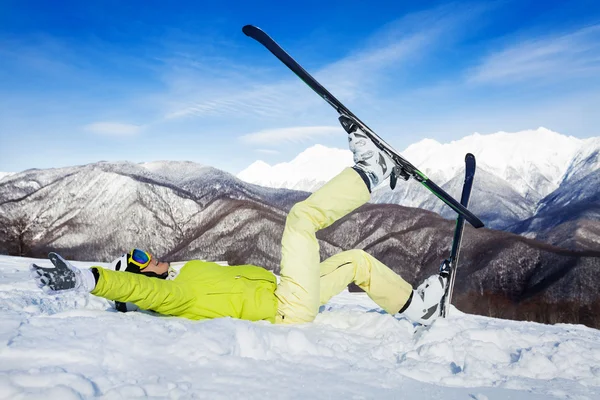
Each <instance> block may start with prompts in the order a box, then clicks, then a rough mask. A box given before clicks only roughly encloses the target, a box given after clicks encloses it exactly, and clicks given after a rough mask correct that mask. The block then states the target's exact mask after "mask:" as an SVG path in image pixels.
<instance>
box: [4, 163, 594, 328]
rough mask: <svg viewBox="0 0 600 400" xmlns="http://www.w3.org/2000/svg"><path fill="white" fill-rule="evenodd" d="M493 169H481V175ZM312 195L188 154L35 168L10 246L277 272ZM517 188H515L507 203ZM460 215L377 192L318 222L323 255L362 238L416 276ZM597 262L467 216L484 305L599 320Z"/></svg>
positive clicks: (20, 191)
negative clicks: (187, 158)
mask: <svg viewBox="0 0 600 400" xmlns="http://www.w3.org/2000/svg"><path fill="white" fill-rule="evenodd" d="M488 174H491V173H488ZM486 176H487V175H486V173H485V172H481V175H480V177H481V180H482V182H485V181H487V180H488V179H487V178H485V177H486ZM589 176H590V174H587V175H585V178H582V179H586V178H587V177H589ZM484 178H485V179H484ZM498 179H499V178H498ZM490 180H491V178H490ZM450 184H452V181H450ZM491 184H492V186H493V187H496V186H495V184H494V182H493V181H491ZM479 190H487V189H485V187H484V186H483V185H480V186H479ZM515 192H516V191H515ZM308 195H309V193H308V192H301V191H293V190H288V189H271V188H265V187H261V186H257V185H253V184H249V183H246V182H243V181H242V180H240V179H237V178H236V177H234V176H232V175H230V174H228V173H225V172H223V171H220V170H217V169H214V168H211V167H207V166H202V165H198V164H194V163H186V162H154V163H146V164H132V163H127V162H120V163H105V162H102V163H96V164H90V165H85V166H80V167H69V168H60V169H49V170H28V171H24V172H20V173H17V174H13V175H11V176H10V177H7V178H5V179H3V180H2V182H1V183H0V253H2V254H13V255H24V256H33V257H44V256H45V254H46V253H47V252H48V251H50V250H53V251H58V252H59V253H61V254H63V255H64V256H66V257H67V258H70V259H76V260H97V261H110V260H112V259H113V258H115V257H116V256H118V255H120V254H121V253H122V252H123V251H126V250H129V249H131V248H133V247H141V248H144V249H148V250H149V251H151V252H152V253H153V254H155V255H156V256H158V257H159V258H161V259H164V260H189V259H193V258H200V259H209V260H223V261H227V262H228V263H229V264H231V265H235V264H247V263H249V264H255V265H260V266H264V267H266V268H268V269H271V270H273V271H275V272H278V271H279V263H280V256H281V255H280V240H281V235H282V232H283V227H284V223H285V218H286V215H287V212H288V211H289V209H290V208H291V206H292V205H293V204H294V203H296V202H297V201H300V200H302V199H304V198H306V197H307V196H308ZM512 196H515V194H514V193H506V202H507V204H508V203H510V200H511V198H512ZM584 197H585V196H584ZM586 198H587V197H586ZM556 201H557V202H560V201H561V200H560V199H556ZM548 207H550V208H552V207H551V206H550V205H549V206H548ZM453 226H454V223H453V221H450V220H448V219H444V218H442V217H441V216H439V215H438V214H436V213H434V212H431V211H427V210H423V209H417V208H408V207H404V206H399V205H391V204H372V203H371V204H367V205H365V206H363V207H360V208H359V209H358V210H356V211H355V212H353V213H352V214H350V215H349V216H347V217H345V218H343V219H342V220H340V221H338V222H336V223H335V224H334V225H332V226H331V227H329V228H327V229H325V230H323V231H321V232H319V235H318V237H319V239H320V241H319V242H320V246H321V257H322V259H325V258H326V257H329V256H331V255H333V254H335V253H337V252H339V251H342V250H348V249H352V248H360V249H364V250H365V251H368V252H369V253H371V254H373V255H374V256H375V257H377V258H379V259H380V260H382V261H383V262H384V263H386V264H387V265H389V266H390V267H391V268H392V269H394V270H395V271H396V272H398V273H400V274H401V275H402V276H403V277H404V278H405V279H406V280H408V281H409V282H410V283H412V284H418V283H420V282H421V281H422V280H423V278H425V277H426V276H428V275H430V274H432V273H435V272H436V271H437V269H438V266H439V263H440V262H441V260H442V259H443V258H444V257H446V256H447V254H448V251H449V247H450V242H451V237H452V231H453ZM599 268H600V252H595V251H572V250H566V249H562V248H558V247H554V246H550V245H548V244H545V243H542V242H539V241H535V240H532V239H528V238H524V237H522V236H519V235H515V234H512V233H507V232H501V231H494V230H490V229H479V230H475V229H473V228H471V227H470V226H468V227H467V228H466V231H465V238H464V249H463V253H462V256H461V266H460V270H459V275H458V278H457V286H456V292H455V293H456V294H455V298H456V302H455V304H456V305H457V307H458V308H459V309H462V310H465V311H468V312H475V313H481V314H485V315H493V316H501V317H506V318H516V319H532V320H537V321H542V322H581V323H587V324H589V325H591V326H595V325H594V324H595V323H594V322H590V321H595V320H593V319H586V318H588V317H587V316H589V315H593V316H595V315H597V311H594V310H597V306H598V305H600V294H599V293H598V291H597V287H598V285H600V275H599V274H598V273H597V271H598V270H599ZM590 313H591V314H590Z"/></svg>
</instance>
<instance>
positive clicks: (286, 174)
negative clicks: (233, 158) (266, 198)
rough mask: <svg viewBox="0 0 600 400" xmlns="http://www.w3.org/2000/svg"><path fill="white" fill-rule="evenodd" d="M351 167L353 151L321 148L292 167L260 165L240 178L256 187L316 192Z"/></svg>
mask: <svg viewBox="0 0 600 400" xmlns="http://www.w3.org/2000/svg"><path fill="white" fill-rule="evenodd" d="M351 165H353V163H352V153H351V152H350V151H349V150H342V149H332V148H328V147H325V146H322V145H319V144H317V145H315V146H312V147H310V148H308V149H307V150H305V151H304V152H302V153H300V154H299V155H298V156H297V157H296V158H294V159H293V160H292V161H290V162H288V163H281V164H276V165H273V166H270V165H269V164H267V163H265V162H263V161H256V162H254V163H253V164H251V165H250V166H249V167H248V168H246V169H245V170H243V171H242V172H240V173H239V174H238V175H237V177H238V178H239V179H241V180H243V181H246V182H249V183H254V184H256V185H261V186H266V187H272V188H286V189H294V190H303V191H307V192H312V191H315V190H316V189H318V188H319V187H321V186H322V185H323V183H325V182H327V181H328V180H329V179H331V178H333V177H334V176H335V175H336V174H338V173H339V172H340V171H341V170H342V169H343V168H344V167H347V166H351Z"/></svg>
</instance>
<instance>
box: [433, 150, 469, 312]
mask: <svg viewBox="0 0 600 400" xmlns="http://www.w3.org/2000/svg"><path fill="white" fill-rule="evenodd" d="M475 167H476V165H475V156H474V155H473V154H471V153H468V154H467V155H466V156H465V182H464V183H463V188H462V194H461V196H460V204H462V205H463V206H464V207H465V208H466V207H468V206H469V199H470V197H471V188H472V187H473V178H474V177H475ZM464 227H465V219H464V218H463V216H462V215H459V216H458V217H457V218H456V227H455V228H454V238H453V239H452V249H451V250H450V257H449V258H448V259H446V260H444V261H443V262H442V265H441V266H440V271H443V270H446V269H447V270H448V271H449V276H448V285H447V286H446V291H445V292H444V296H443V297H442V301H441V303H440V316H441V317H443V318H446V314H447V313H448V306H449V305H450V303H451V302H452V292H453V290H454V280H455V279H456V269H457V268H458V256H459V254H460V244H461V242H462V236H463V231H464Z"/></svg>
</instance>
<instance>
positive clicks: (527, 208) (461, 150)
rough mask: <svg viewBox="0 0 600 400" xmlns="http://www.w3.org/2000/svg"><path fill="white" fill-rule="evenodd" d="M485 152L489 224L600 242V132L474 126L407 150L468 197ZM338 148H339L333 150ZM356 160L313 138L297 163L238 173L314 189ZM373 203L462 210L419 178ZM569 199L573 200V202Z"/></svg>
mask: <svg viewBox="0 0 600 400" xmlns="http://www.w3.org/2000/svg"><path fill="white" fill-rule="evenodd" d="M467 152H470V153H473V154H475V156H476V158H477V165H478V168H477V173H476V177H475V184H474V187H473V196H472V200H471V205H470V208H471V209H472V210H473V211H474V212H475V213H476V214H477V215H479V216H480V217H481V218H482V220H483V221H484V222H485V223H486V226H487V227H490V228H494V229H502V230H506V231H509V232H515V233H520V234H523V235H525V236H527V237H537V238H540V239H542V240H548V241H550V242H551V243H553V244H558V245H561V246H564V247H567V248H573V249H574V248H592V249H593V248H596V249H600V236H598V235H597V234H596V232H598V231H600V228H598V229H596V228H595V227H594V226H595V225H596V224H597V223H598V220H599V218H597V213H596V212H595V210H596V209H597V207H599V206H600V203H598V200H597V193H598V189H597V187H598V186H597V185H596V184H594V182H595V178H594V176H595V174H597V173H598V171H599V167H600V155H599V154H600V138H592V139H578V138H574V137H570V136H564V135H561V134H559V133H556V132H553V131H550V130H548V129H545V128H538V129H536V130H528V131H522V132H516V133H506V132H499V133H495V134H491V135H480V134H474V135H471V136H467V137H465V138H463V139H461V140H458V141H454V142H451V143H448V144H441V143H438V142H437V141H435V140H431V139H425V140H422V141H420V142H418V143H416V144H413V145H411V146H409V147H408V148H406V149H405V150H404V151H403V152H402V154H403V155H404V156H405V158H406V159H408V160H409V161H410V162H411V163H413V164H414V165H416V166H417V167H419V168H420V169H421V170H422V171H423V172H424V173H425V174H426V175H427V176H428V177H429V178H431V179H432V180H433V181H434V182H436V183H437V184H438V185H440V186H441V187H442V188H444V189H445V190H446V191H447V192H448V193H450V194H452V195H454V196H455V197H457V198H458V197H460V192H461V187H462V181H463V179H464V178H463V169H464V161H463V160H464V156H465V154H466V153H467ZM329 154H331V156H329ZM349 165H352V155H351V153H350V151H349V150H340V149H328V148H326V147H324V146H320V145H316V146H313V147H311V148H309V149H307V150H306V151H304V152H303V153H301V154H300V155H299V156H298V157H296V158H295V159H294V160H292V161H291V162H289V163H282V164H277V165H274V166H269V165H268V164H266V163H264V162H262V161H258V162H256V163H254V164H252V165H251V166H249V167H248V168H247V169H246V170H244V171H242V172H241V173H239V174H238V177H239V178H240V179H243V180H245V181H246V182H250V183H255V184H259V185H263V186H268V187H279V188H294V189H300V190H306V191H314V190H315V189H317V188H318V187H320V186H321V185H322V184H323V183H324V182H326V181H327V180H328V179H329V178H330V177H331V176H333V175H335V174H336V173H337V172H339V171H340V170H341V169H342V168H344V167H346V166H349ZM372 202H373V203H385V204H399V205H404V206H410V207H419V208H424V209H426V210H431V211H435V212H436V213H439V214H441V215H442V216H444V217H446V218H454V215H455V214H454V211H452V210H451V209H450V208H449V207H447V206H445V205H444V204H443V203H441V202H440V201H439V200H438V199H437V198H436V197H435V196H433V195H432V194H431V193H430V192H429V191H427V190H426V189H425V188H423V187H421V185H420V184H418V183H417V182H414V181H409V182H407V183H404V184H403V183H400V184H399V185H398V186H397V187H396V189H395V190H394V191H392V190H390V189H389V187H387V186H380V187H379V188H377V189H376V190H375V191H374V193H373V198H372ZM567 202H568V203H569V207H566V203H567Z"/></svg>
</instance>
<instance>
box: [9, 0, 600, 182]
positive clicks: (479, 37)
mask: <svg viewBox="0 0 600 400" xmlns="http://www.w3.org/2000/svg"><path fill="white" fill-rule="evenodd" d="M217 3H218V4H217ZM294 3H296V4H301V6H299V5H291V4H292V3H291V2H285V1H256V2H248V1H239V2H237V1H221V2H199V1H194V2H192V1H190V2H177V1H169V2H166V1H97V2H84V1H73V2H70V1H55V2H50V1H18V0H5V1H3V2H1V3H0V60H1V62H0V171H5V172H9V171H12V172H16V171H21V170H24V169H28V168H49V167H61V166H69V165H79V164H87V163H91V162H96V161H100V160H106V161H115V160H129V161H134V162H142V161H154V160H190V161H195V162H199V163H203V164H208V165H212V166H215V167H217V168H221V169H224V170H226V171H229V172H232V173H237V172H239V171H241V170H242V169H244V168H245V167H247V166H248V165H249V164H251V163H252V162H254V161H256V160H258V159H261V160H264V161H266V162H268V163H270V164H273V163H277V162H282V161H289V160H290V159H291V158H293V157H294V156H295V155H296V154H298V153H299V152H301V151H302V150H304V149H305V148H307V147H309V146H311V145H313V144H315V143H320V144H323V145H326V146H331V147H339V148H344V147H345V145H346V139H345V137H344V136H343V132H342V130H341V128H339V127H338V125H337V115H336V114H335V112H334V111H333V109H331V108H330V107H329V106H328V105H327V104H326V103H325V102H323V101H322V100H321V99H320V98H319V97H318V96H316V95H315V94H314V93H313V92H312V91H311V90H310V89H308V88H307V87H306V86H305V85H304V84H303V83H302V82H301V81H300V80H298V79H297V78H296V77H295V76H294V75H293V74H292V73H291V72H290V71H289V70H287V68H286V67H285V66H284V65H283V64H281V63H280V62H279V61H278V60H277V59H275V58H274V57H273V56H272V55H271V54H270V53H268V52H267V50H266V49H264V48H263V47H262V46H261V45H259V44H258V43H257V42H255V41H253V40H251V39H249V38H247V37H246V36H245V35H244V34H243V33H242V31H241V28H242V26H243V25H245V24H254V25H257V26H259V27H261V28H262V29H264V30H265V31H266V32H267V33H269V34H270V35H271V36H272V37H274V38H275V40H276V41H278V42H279V43H280V44H281V45H282V46H283V47H284V48H285V49H286V50H287V51H288V52H289V53H290V54H291V55H292V56H293V57H294V58H296V59H297V60H298V61H299V62H300V63H301V64H302V65H303V66H304V67H305V68H306V69H307V70H308V71H309V72H311V73H312V74H313V75H314V76H316V77H317V78H318V79H319V80H320V81H321V83H322V84H323V85H325V86H326V87H328V88H329V90H330V91H331V92H332V93H334V94H335V95H336V97H338V98H339V99H340V100H341V101H342V102H344V103H345V104H346V105H347V106H348V107H349V108H350V109H351V110H352V111H353V112H354V113H355V114H357V115H358V116H359V117H360V118H361V119H362V120H363V121H365V122H366V123H367V124H369V125H370V126H371V127H372V128H374V129H375V131H376V132H378V133H379V134H380V136H382V137H384V138H385V139H386V141H388V142H389V143H390V144H392V145H393V146H395V147H396V148H397V149H398V150H402V149H404V148H405V147H406V146H408V145H409V144H411V143H414V142H417V141H419V140H421V139H423V138H433V139H436V140H438V141H440V142H448V141H451V140H455V139H459V138H461V137H463V136H466V135H469V134H472V133H473V132H480V133H492V132H496V131H500V130H504V131H518V130H524V129H531V128H537V127H538V126H544V127H547V128H549V129H552V130H555V131H557V132H560V133H563V134H567V135H572V136H576V137H580V138H587V137H592V136H599V135H600V128H599V127H600V111H599V110H600V4H598V3H597V2H596V1H543V2H542V1H526V0H521V1H516V0H515V1H493V2H441V1H436V2H425V1H423V2H405V1H389V2H385V1H381V2H374V1H371V2H365V1H319V2H317V1H303V2H300V3H298V2H294Z"/></svg>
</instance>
